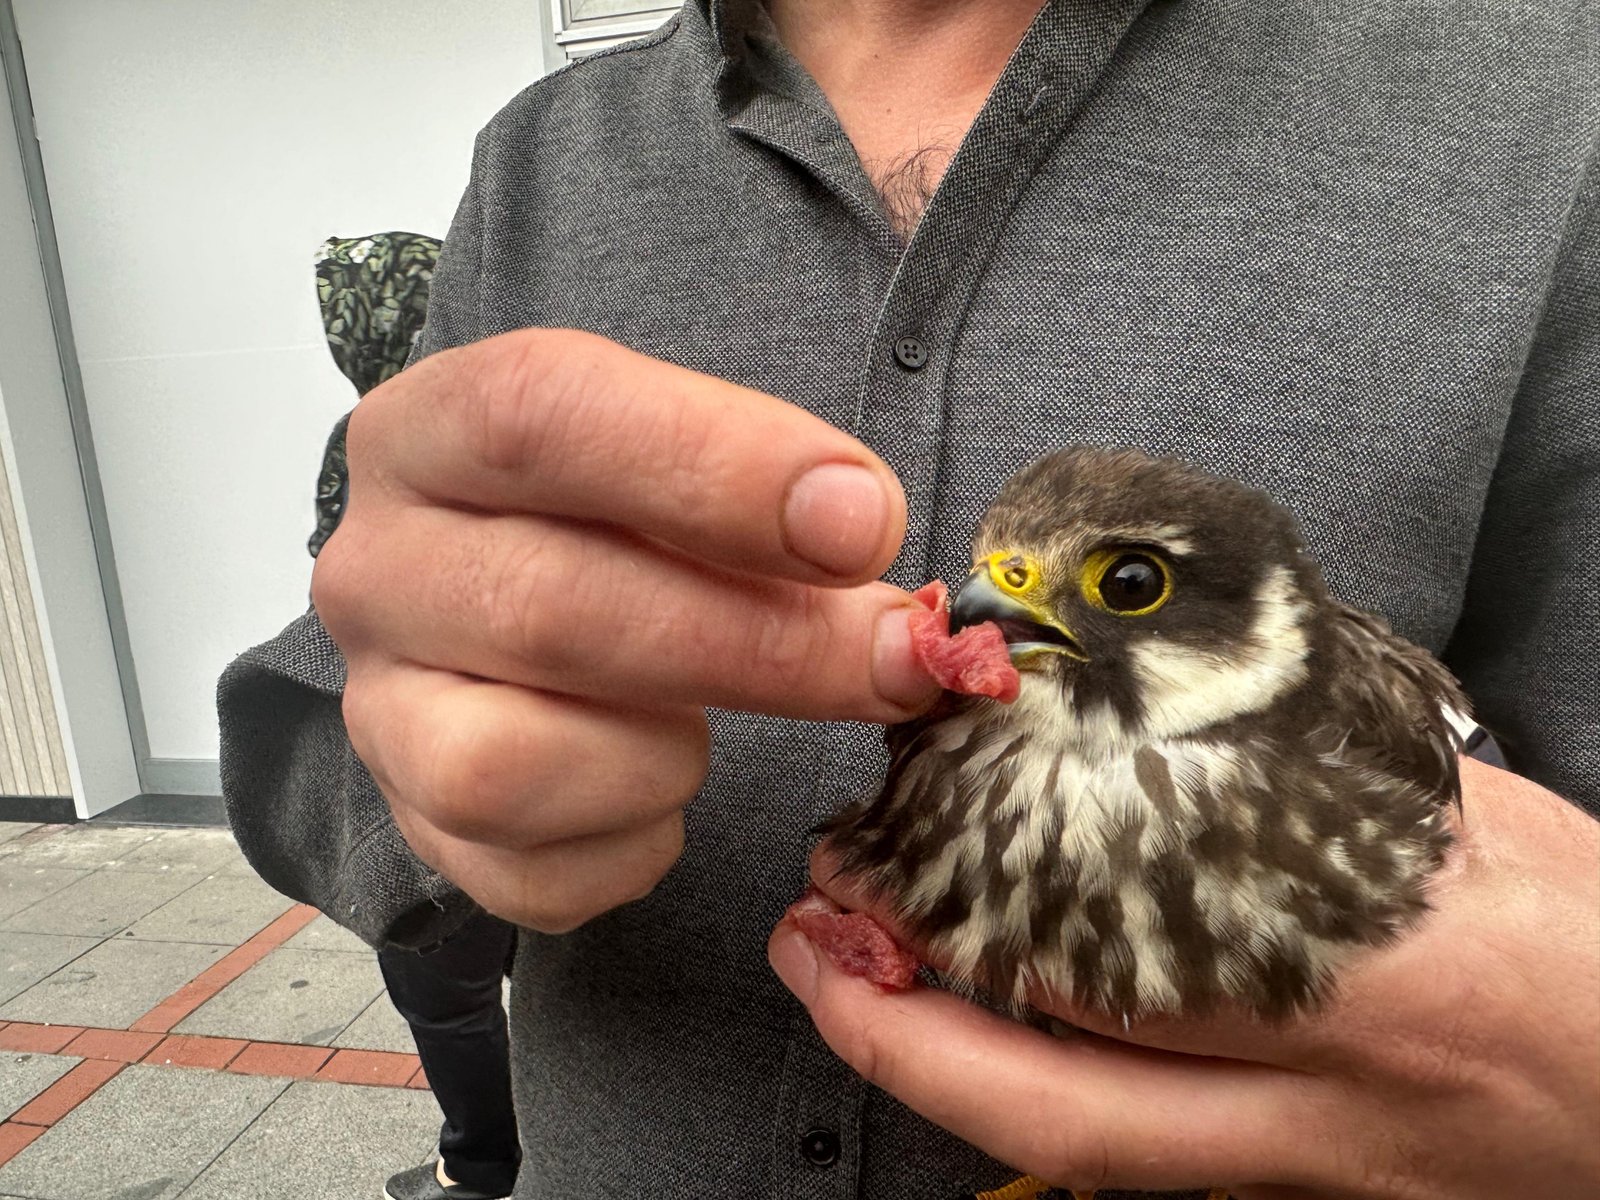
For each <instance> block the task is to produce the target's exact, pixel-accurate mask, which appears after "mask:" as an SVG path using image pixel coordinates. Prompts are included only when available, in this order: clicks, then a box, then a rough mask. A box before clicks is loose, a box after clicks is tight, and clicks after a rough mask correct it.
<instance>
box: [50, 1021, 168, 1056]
mask: <svg viewBox="0 0 1600 1200" xmlns="http://www.w3.org/2000/svg"><path fill="white" fill-rule="evenodd" d="M160 1041H161V1035H160V1034H159V1033H131V1032H129V1031H128V1030H125V1029H85V1030H84V1031H83V1032H82V1033H80V1034H79V1035H78V1036H77V1037H75V1038H73V1039H72V1040H71V1041H70V1042H68V1043H67V1045H66V1048H65V1049H64V1050H62V1051H61V1053H63V1054H70V1055H73V1056H74V1057H76V1058H107V1059H110V1060H111V1061H112V1062H120V1063H136V1062H138V1061H139V1060H140V1059H142V1058H143V1057H144V1056H145V1055H147V1054H149V1053H150V1051H152V1050H154V1049H155V1048H156V1045H157V1043H159V1042H160Z"/></svg>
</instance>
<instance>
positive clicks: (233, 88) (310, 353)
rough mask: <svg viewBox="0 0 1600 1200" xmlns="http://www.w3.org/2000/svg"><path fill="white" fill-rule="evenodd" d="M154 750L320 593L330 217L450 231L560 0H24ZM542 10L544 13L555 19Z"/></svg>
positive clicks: (194, 725) (27, 41) (205, 717)
mask: <svg viewBox="0 0 1600 1200" xmlns="http://www.w3.org/2000/svg"><path fill="white" fill-rule="evenodd" d="M15 8H16V14H17V19H18V24H19V26H20V29H21V35H22V43H23V50H24V54H25V55H26V59H27V66H28V76H29V83H30V86H31V90H32V95H33V104H34V110H35V115H36V119H37V123H38V127H39V136H40V142H41V146H42V151H43V156H44V163H45V171H46V175H47V178H48V182H49V188H50V198H51V203H52V207H53V209H54V213H55V223H56V231H57V238H58V241H59V244H60V249H61V258H62V264H63V271H64V275H65V279H66V286H67V294H68V300H69V302H70V306H71V310H72V318H73V324H74V329H75V332H76V337H77V345H78V352H79V357H80V360H81V362H82V367H83V378H84V386H85V390H86V392H87V399H88V406H89V414H90V420H91V423H92V425H93V430H94V440H95V446H96V449H97V452H98V455H99V464H100V470H101V476H102V480H103V486H104V491H105V497H106V508H107V512H108V517H109V523H110V528H111V535H112V540H113V542H114V545H115V551H116V559H117V566H118V570H119V573H120V579H121V586H122V594H123V598H124V604H125V608H126V613H127V622H128V629H129V638H130V641H131V644H132V650H133V658H134V663H135V666H136V669H137V675H138V679H139V685H140V695H141V699H142V702H143V708H144V714H145V720H146V724H147V729H148V734H149V742H150V753H151V756H152V757H153V758H155V759H158V760H161V759H200V760H204V759H213V758H215V756H216V752H217V745H216V730H215V712H214V708H213V694H214V688H215V683H216V678H217V675H218V674H219V673H220V672H221V670H222V668H223V667H224V666H225V665H226V663H227V662H228V660H229V659H230V658H232V657H233V656H234V655H235V654H237V653H238V652H239V651H240V650H241V649H243V648H245V647H246V646H248V645H251V644H252V643H254V642H258V641H261V640H264V639H265V638H266V637H268V636H270V635H271V634H273V633H274V632H276V631H277V630H278V629H279V628H280V627H282V626H283V625H284V624H286V623H287V622H288V621H289V620H290V619H292V618H293V617H294V616H295V615H297V614H298V613H299V612H300V611H302V610H303V608H304V607H305V603H306V589H307V586H308V581H309V577H310V561H311V560H310V559H309V558H308V557H307V555H306V552H305V539H306V536H307V534H308V533H309V532H310V529H311V525H312V508H311V497H312V494H313V489H314V486H315V479H316V473H317V467H318V464H319V462H320V460H321V452H322V444H323V441H324V438H325V436H326V434H327V430H328V428H329V427H330V426H331V425H332V424H333V422H334V421H335V420H336V419H337V417H338V416H339V414H340V413H342V412H343V411H345V410H346V409H347V408H349V407H350V405H351V403H352V402H353V399H354V393H353V391H352V389H351V388H350V387H349V385H348V384H347V383H346V382H345V380H344V378H343V377H342V376H341V375H340V374H339V373H338V370H337V369H336V368H335V367H334V365H333V360H332V359H331V358H330V357H329V355H328V352H327V349H326V346H325V344H324V342H323V339H322V331H321V324H320V318H319V314H318V310H317V304H316V293H315V289H314V286H313V277H312V269H311V256H312V253H313V251H315V249H316V248H317V246H318V245H319V244H320V243H321V242H322V240H323V238H324V237H326V236H328V235H330V234H340V235H347V234H354V233H370V232H374V231H378V230H383V229H409V230H414V231H416V232H421V233H435V234H442V233H443V232H444V230H445V228H446V227H447V225H448V223H449V219H450V215H451V213H452V212H453V211H454V209H455V204H456V201H457V199H458V197H459V195H460V192H461V189H462V187H463V186H464V185H465V182H466V177H467V170H468V165H469V161H470V154H471V148H472V138H473V135H474V134H475V133H476V131H477V130H478V129H479V128H480V127H481V126H482V125H483V124H484V122H486V121H487V120H488V118H489V117H490V116H491V115H492V114H493V113H494V112H495V110H496V109H498V108H499V107H500V106H501V105H502V104H504V103H505V102H506V101H507V100H508V99H510V97H511V96H512V95H514V94H515V93H516V92H517V91H518V90H519V89H520V88H522V87H523V86H525V85H526V84H527V83H529V82H530V81H532V80H533V79H534V78H536V77H537V76H538V75H539V74H540V73H541V71H542V69H543V54H542V46H543V45H544V44H545V39H546V36H547V35H546V33H545V32H544V31H542V30H541V17H542V18H543V22H544V23H545V24H546V25H548V21H549V16H548V10H547V9H546V8H545V0H470V2H468V0H463V2H461V3H455V2H451V3H442V2H440V0H253V2H250V0H236V2H233V3H226V4H224V3H218V2H217V0H140V2H139V3H129V2H128V0H15ZM541 10H543V11H541Z"/></svg>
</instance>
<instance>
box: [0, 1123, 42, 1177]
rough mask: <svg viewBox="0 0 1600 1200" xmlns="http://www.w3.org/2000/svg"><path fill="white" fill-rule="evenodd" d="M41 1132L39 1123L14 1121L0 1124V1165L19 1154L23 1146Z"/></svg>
mask: <svg viewBox="0 0 1600 1200" xmlns="http://www.w3.org/2000/svg"><path fill="white" fill-rule="evenodd" d="M43 1132H44V1127H43V1126H41V1125H20V1124H18V1123H16V1122H15V1121H6V1122H5V1123H4V1124H0V1167H3V1166H5V1164H6V1163H8V1162H10V1161H11V1160H12V1159H13V1158H15V1157H16V1156H17V1155H19V1154H21V1153H22V1151H23V1148H24V1147H25V1146H27V1145H28V1143H29V1142H31V1141H33V1139H34V1138H36V1137H38V1136H39V1135H40V1134H41V1133H43Z"/></svg>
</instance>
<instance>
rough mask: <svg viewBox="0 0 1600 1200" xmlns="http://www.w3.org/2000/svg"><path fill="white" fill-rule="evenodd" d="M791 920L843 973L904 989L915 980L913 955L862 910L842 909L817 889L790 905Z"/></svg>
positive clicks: (896, 989)
mask: <svg viewBox="0 0 1600 1200" xmlns="http://www.w3.org/2000/svg"><path fill="white" fill-rule="evenodd" d="M784 919H785V920H789V921H793V922H794V923H795V924H796V925H797V926H799V929H800V932H801V933H803V934H805V935H806V937H808V938H810V939H811V944H812V945H814V946H815V947H816V948H817V949H818V950H821V951H822V952H823V953H824V954H826V955H827V956H828V958H829V959H831V960H832V962H833V965H834V966H836V967H838V968H839V969H840V970H841V971H843V972H844V973H845V974H846V975H855V976H858V977H860V978H862V979H870V980H871V981H872V982H873V983H875V984H877V985H878V986H879V987H882V988H887V989H889V990H890V991H894V992H904V991H907V990H908V989H910V988H912V987H914V986H915V985H916V982H917V967H918V965H919V964H918V962H917V959H916V956H915V955H913V954H910V953H908V952H906V951H905V950H902V949H901V948H900V946H899V945H898V944H897V943H896V942H895V940H894V939H893V938H892V937H890V936H889V934H888V932H887V931H886V930H885V929H884V928H883V926H882V925H879V924H878V923H877V922H876V921H874V920H873V919H872V918H871V917H869V916H867V915H866V914H864V913H853V912H845V911H844V909H842V908H840V907H839V906H838V905H837V904H835V903H834V902H833V901H832V900H830V899H828V898H827V897H826V896H824V895H823V894H822V893H821V892H819V891H817V889H816V888H808V889H807V890H806V894H805V895H803V896H801V897H800V899H798V900H796V901H795V902H794V903H793V904H791V905H790V906H789V911H788V912H787V913H785V914H784Z"/></svg>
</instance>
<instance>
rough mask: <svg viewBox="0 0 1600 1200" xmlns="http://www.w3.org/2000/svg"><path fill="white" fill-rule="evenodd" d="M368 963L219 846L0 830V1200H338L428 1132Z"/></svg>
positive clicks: (356, 1192)
mask: <svg viewBox="0 0 1600 1200" xmlns="http://www.w3.org/2000/svg"><path fill="white" fill-rule="evenodd" d="M412 1050H413V1047H412V1045H411V1038H410V1034H409V1033H408V1032H407V1030H406V1027H405V1023H404V1022H403V1021H401V1019H400V1017H399V1016H398V1014H396V1013H395V1011H394V1009H393V1007H392V1006H391V1005H390V1004H389V1002H388V998H387V997H386V996H385V995H384V994H383V981H382V979H381V977H380V976H379V974H378V969H377V963H376V960H375V958H374V956H373V954H372V952H371V951H370V950H369V949H367V948H366V947H365V946H364V945H362V944H361V942H360V941H358V940H357V939H356V938H355V937H354V936H352V935H351V934H349V933H347V932H346V931H344V930H342V929H340V928H339V927H338V926H336V925H334V924H333V923H332V922H330V921H328V920H327V918H325V917H320V916H317V915H316V913H315V912H313V911H312V910H310V909H308V908H306V907H304V906H303V905H295V904H292V903H291V902H290V901H288V900H286V899H285V898H284V897H282V896H280V895H278V894H277V893H276V892H274V891H272V890H271V889H270V888H268V887H267V886H266V885H265V884H264V883H262V882H261V881H260V880H258V879H257V878H256V877H255V874H254V872H252V871H251V870H250V867H249V866H248V864H246V863H245V861H244V859H243V858H242V857H241V856H240V854H239V851H238V849H237V847H236V846H235V845H234V844H233V841H232V839H231V838H230V837H229V836H228V834H227V833H226V831H224V830H219V829H156V828H149V827H143V826H100V825H95V824H88V825H72V826H50V825H45V826H30V825H19V824H15V823H7V822H0V1200H12V1198H21V1200H176V1198H178V1197H182V1198H183V1200H224V1198H226V1200H255V1198H258V1197H259V1198H260V1200H269V1198H270V1200H280V1198H281V1197H285V1196H291V1195H292V1196H294V1197H295V1198H296V1200H347V1198H349V1197H375V1196H378V1195H379V1194H380V1189H381V1185H382V1181H383V1179H384V1178H385V1177H386V1176H387V1175H388V1174H389V1173H391V1172H393V1171H395V1170H398V1169H400V1168H402V1167H405V1166H408V1165H410V1164H412V1163H415V1162H421V1161H423V1160H424V1159H425V1158H427V1157H428V1156H429V1155H430V1154H431V1152H432V1149H433V1143H434V1139H435V1137H436V1136H437V1133H438V1122H439V1113H438V1109H437V1108H436V1107H435V1106H434V1104H433V1098H432V1096H431V1095H429V1094H428V1092H427V1091H426V1090H425V1089H426V1086H427V1084H426V1081H425V1080H423V1078H422V1076H421V1071H420V1068H419V1066H418V1063H417V1060H416V1056H415V1054H413V1053H412Z"/></svg>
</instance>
